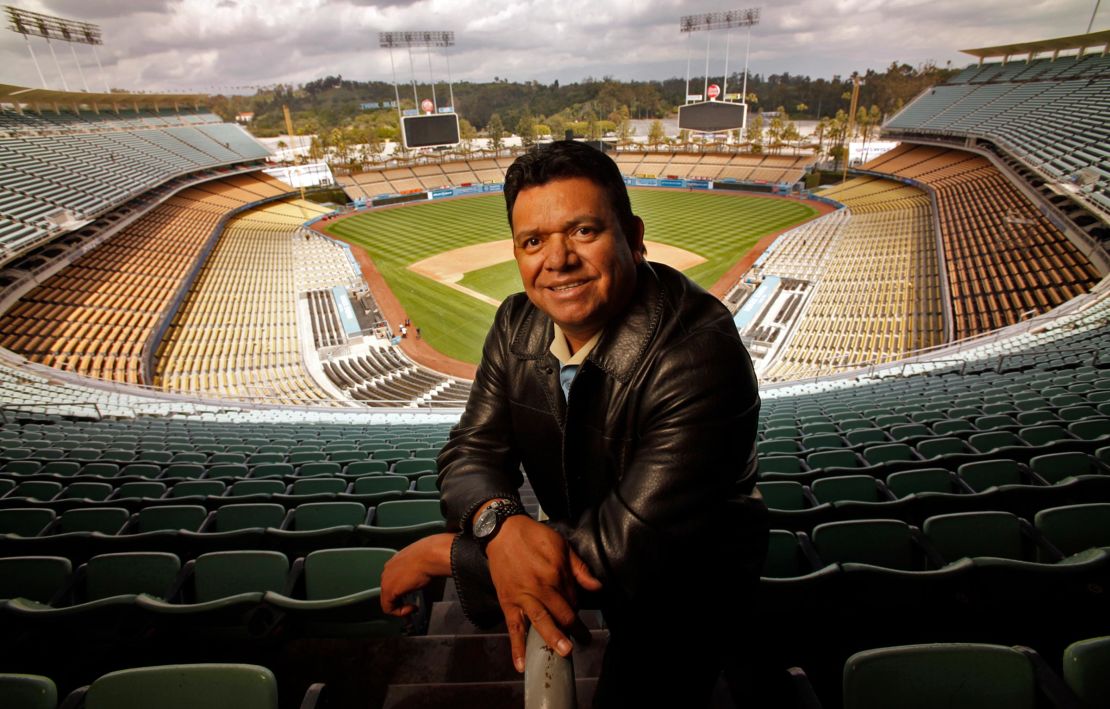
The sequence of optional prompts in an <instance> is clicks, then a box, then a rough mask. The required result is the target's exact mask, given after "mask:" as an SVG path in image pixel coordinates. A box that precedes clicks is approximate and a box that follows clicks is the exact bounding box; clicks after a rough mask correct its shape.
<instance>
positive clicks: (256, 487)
mask: <svg viewBox="0 0 1110 709" xmlns="http://www.w3.org/2000/svg"><path fill="white" fill-rule="evenodd" d="M283 492H285V483H283V482H282V481H281V480H237V481H236V482H234V483H232V484H231V489H230V490H228V492H227V495H228V496H229V497H243V496H245V495H280V494H281V493H283Z"/></svg>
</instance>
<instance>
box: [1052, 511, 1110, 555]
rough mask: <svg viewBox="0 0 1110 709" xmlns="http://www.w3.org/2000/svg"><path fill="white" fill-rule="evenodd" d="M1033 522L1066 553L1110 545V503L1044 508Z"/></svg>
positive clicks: (1075, 552)
mask: <svg viewBox="0 0 1110 709" xmlns="http://www.w3.org/2000/svg"><path fill="white" fill-rule="evenodd" d="M1033 524H1034V525H1035V526H1036V527H1037V529H1038V530H1040V532H1041V534H1043V535H1045V537H1046V538H1047V539H1048V541H1050V542H1052V544H1053V545H1054V546H1055V547H1056V548H1057V549H1059V550H1060V551H1061V552H1063V553H1064V554H1065V555H1071V554H1077V553H1079V552H1081V551H1083V550H1085V549H1090V548H1092V547H1110V503H1108V502H1096V503H1091V504H1088V505H1068V506H1066V507H1050V508H1049V509H1047V510H1041V511H1040V512H1038V513H1037V514H1036V516H1035V517H1034V518H1033Z"/></svg>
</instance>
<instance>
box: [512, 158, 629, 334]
mask: <svg viewBox="0 0 1110 709" xmlns="http://www.w3.org/2000/svg"><path fill="white" fill-rule="evenodd" d="M636 225H637V229H636V233H635V234H632V235H630V236H631V244H630V243H629V242H630V239H629V238H626V236H627V235H625V233H624V232H623V231H622V230H621V227H620V225H619V224H618V223H617V217H616V214H615V213H614V211H613V209H612V207H611V206H610V205H609V201H608V199H607V198H606V195H605V190H603V189H602V188H601V187H600V186H598V185H596V184H594V183H593V182H592V181H590V180H588V179H586V178H582V177H571V178H565V179H559V180H553V181H552V182H548V183H547V184H544V185H539V186H536V187H528V188H525V189H523V190H521V191H520V192H519V193H518V194H517V199H516V203H515V204H514V205H513V253H514V255H515V256H516V263H517V266H518V267H519V268H520V278H521V280H522V281H523V282H524V292H525V293H527V294H528V298H529V299H530V300H531V301H532V303H533V304H535V306H536V307H537V308H539V309H540V310H542V311H543V312H545V313H547V314H548V315H549V316H550V317H551V319H552V320H554V321H555V322H556V323H558V325H559V327H561V328H562V329H563V332H564V333H565V334H566V335H567V338H568V339H569V340H570V341H571V342H570V344H571V346H572V348H573V349H575V350H577V349H578V347H580V346H581V345H582V344H584V343H585V342H586V341H588V340H589V339H590V338H591V337H593V335H594V334H596V333H597V332H598V331H599V330H601V329H602V328H603V327H604V326H605V324H606V323H607V322H608V321H609V320H610V319H611V318H612V317H613V316H614V315H616V314H617V313H619V312H620V311H621V310H622V309H623V308H624V306H625V305H626V304H627V302H628V299H629V298H630V297H631V296H632V292H633V290H634V288H635V285H636V264H637V262H638V261H639V260H640V248H641V247H642V245H643V239H644V225H643V222H641V221H640V220H639V218H637V219H636Z"/></svg>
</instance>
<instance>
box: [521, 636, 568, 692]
mask: <svg viewBox="0 0 1110 709" xmlns="http://www.w3.org/2000/svg"><path fill="white" fill-rule="evenodd" d="M577 706H578V697H577V694H576V692H575V685H574V660H572V659H571V657H563V656H561V655H560V654H559V653H557V652H555V651H554V650H552V649H551V648H550V647H549V646H548V644H547V643H546V642H544V639H543V638H542V637H540V634H539V631H537V630H536V626H534V625H533V626H531V627H530V628H529V629H528V640H527V643H526V645H525V651H524V709H576V707H577Z"/></svg>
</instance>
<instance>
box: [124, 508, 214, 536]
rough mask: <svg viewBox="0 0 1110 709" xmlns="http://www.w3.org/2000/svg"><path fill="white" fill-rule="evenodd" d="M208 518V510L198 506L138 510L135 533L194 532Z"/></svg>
mask: <svg viewBox="0 0 1110 709" xmlns="http://www.w3.org/2000/svg"><path fill="white" fill-rule="evenodd" d="M207 517H208V510H206V509H205V508H204V507H201V506H200V505H159V506H157V507H144V508H143V509H141V510H139V514H138V517H137V518H136V521H135V531H136V532H137V533H139V534H148V533H150V532H164V531H172V532H176V531H180V530H188V531H190V532H196V531H198V530H199V529H200V528H201V525H203V524H204V520H205V519H207Z"/></svg>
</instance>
